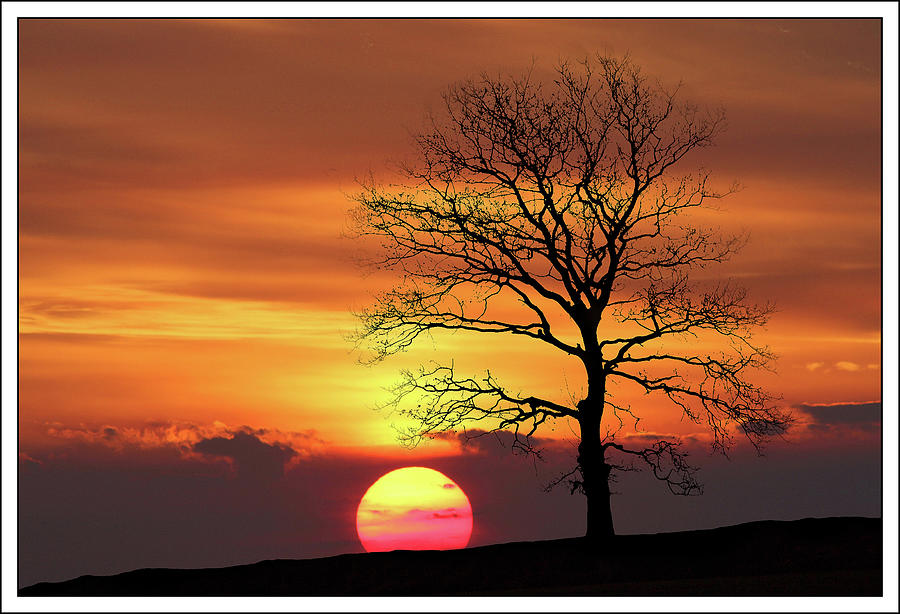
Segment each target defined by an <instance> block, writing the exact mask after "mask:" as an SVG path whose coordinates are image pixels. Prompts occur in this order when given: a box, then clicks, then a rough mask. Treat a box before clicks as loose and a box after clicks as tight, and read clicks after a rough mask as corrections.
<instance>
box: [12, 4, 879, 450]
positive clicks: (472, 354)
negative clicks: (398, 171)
mask: <svg viewBox="0 0 900 614" xmlns="http://www.w3.org/2000/svg"><path fill="white" fill-rule="evenodd" d="M19 33H20V41H19V67H20V73H19V96H20V104H19V156H20V167H19V179H20V182H19V194H20V200H19V253H20V258H19V262H20V269H19V280H20V288H19V291H20V293H19V309H20V312H19V331H20V360H19V386H20V425H21V431H22V436H23V441H24V442H25V443H27V442H29V441H30V440H31V438H32V437H37V436H38V435H39V433H40V432H41V431H42V430H44V429H45V424H46V423H47V422H51V421H55V422H62V423H72V424H77V423H96V424H101V423H104V424H105V423H109V424H114V425H127V424H134V423H139V422H142V421H146V420H171V419H176V418H178V419H188V420H193V421H197V422H201V423H212V422H213V421H214V420H220V421H223V422H225V423H228V424H234V423H241V424H250V425H252V426H267V427H272V428H281V429H286V430H307V429H314V430H315V431H316V432H317V433H319V434H320V436H321V437H322V438H323V439H325V440H327V441H329V442H333V443H335V444H339V445H349V446H362V445H372V444H378V445H383V444H391V443H392V442H393V431H392V429H391V428H390V425H389V423H388V421H387V420H385V419H384V418H383V417H382V416H380V415H379V414H377V413H374V412H372V411H370V409H369V408H370V407H371V406H372V405H373V403H374V402H376V401H378V400H379V399H381V398H383V396H384V395H383V394H382V393H381V391H380V388H379V387H380V386H384V385H388V384H390V383H391V382H392V381H393V379H394V377H395V374H396V372H397V369H398V368H399V367H400V366H404V365H407V364H415V363H416V362H417V360H419V359H430V358H441V357H446V356H448V355H453V356H455V357H456V359H457V361H461V362H462V363H463V364H466V365H468V366H470V367H471V369H473V370H476V371H477V370H479V369H482V368H483V367H491V366H493V365H494V364H496V363H497V362H500V363H502V364H503V365H505V366H506V367H507V368H506V370H507V371H508V372H509V374H508V375H509V377H512V378H513V379H516V378H518V379H521V380H523V381H534V380H535V379H537V380H539V384H540V386H541V387H542V388H543V391H545V392H546V393H548V394H553V395H556V396H560V395H563V397H565V396H566V395H567V394H568V392H567V390H570V391H577V390H578V386H580V385H581V384H580V381H579V375H580V374H579V372H578V369H577V366H576V365H572V364H570V363H569V364H566V363H563V362H560V361H559V360H558V359H556V358H555V357H552V356H549V357H545V355H544V354H543V353H542V352H543V349H542V348H540V347H535V348H531V346H528V345H527V344H521V345H520V344H516V345H515V346H501V347H500V348H497V347H496V346H495V347H494V348H493V349H490V350H489V349H487V348H485V347H480V346H479V345H478V343H477V340H476V341H475V345H474V346H473V344H472V343H471V341H469V340H464V339H462V338H454V339H452V340H451V341H450V342H449V343H440V344H438V345H437V346H436V347H435V348H432V347H425V348H423V349H422V350H421V351H418V352H416V353H414V354H411V355H409V356H405V357H403V358H402V359H399V360H395V361H390V362H388V363H387V364H383V365H379V366H377V367H372V368H366V367H361V366H359V365H357V364H356V362H355V359H356V356H355V355H354V354H353V353H352V352H351V349H352V348H351V346H350V344H349V343H347V342H346V341H345V340H344V338H343V333H346V332H347V331H349V330H350V329H352V327H353V326H354V322H353V319H352V317H351V316H350V314H349V308H350V307H354V306H355V307H360V306H363V305H365V304H366V303H367V297H368V292H369V291H371V290H373V289H374V288H376V287H378V285H379V280H378V279H373V278H366V277H363V276H362V275H361V271H360V270H359V269H358V268H357V267H356V266H355V264H354V262H353V253H354V249H355V246H354V245H353V244H352V242H350V241H347V240H342V239H340V238H339V236H340V234H341V230H342V228H343V226H344V224H345V223H346V218H345V212H346V210H347V208H348V206H349V203H348V201H347V199H346V194H347V193H350V192H353V190H354V177H357V176H361V175H364V174H366V173H367V172H369V171H370V170H371V171H373V172H374V173H375V174H376V176H379V177H383V178H390V177H391V175H390V162H391V161H392V160H397V159H402V158H403V157H404V156H408V155H410V154H411V149H410V146H409V140H408V131H409V130H414V129H415V128H416V127H417V126H419V125H421V121H422V117H423V115H424V113H425V111H426V110H428V109H431V108H435V107H436V106H438V105H439V93H440V91H441V90H442V89H443V88H444V87H446V86H447V85H448V84H450V83H452V82H454V81H456V80H458V79H461V78H464V77H465V76H467V75H471V74H473V73H477V72H479V71H482V70H488V71H497V70H509V71H521V70H523V69H525V68H527V67H528V65H529V64H530V62H531V61H532V58H534V60H535V62H536V66H537V70H538V71H540V72H541V73H544V72H546V71H548V70H550V69H551V68H552V66H553V64H554V63H555V62H556V61H557V60H558V59H559V58H567V57H569V58H571V57H580V56H582V55H584V54H586V53H590V52H592V51H595V50H606V51H611V52H613V53H623V52H630V53H631V55H632V57H633V59H634V61H635V62H636V63H638V64H640V65H642V66H643V67H644V69H645V70H646V71H647V72H650V73H653V74H656V75H658V76H660V77H661V78H662V79H663V80H666V81H668V82H674V81H676V80H678V79H683V80H684V82H685V84H686V87H685V90H684V92H685V97H687V98H691V99H694V100H698V101H705V102H708V103H709V104H713V105H719V104H721V105H723V106H724V107H725V108H726V109H727V112H728V118H729V129H728V130H727V132H726V133H725V134H724V136H723V137H722V138H721V139H720V142H719V146H718V147H716V148H713V149H711V150H707V151H705V152H703V156H704V157H703V158H697V159H695V163H696V164H697V165H700V164H704V165H706V166H708V167H709V168H710V169H711V170H712V171H713V172H714V174H715V176H716V177H718V178H720V179H721V181H722V182H723V183H724V184H727V183H729V182H730V181H731V180H733V179H738V180H739V181H740V182H741V183H742V184H743V185H744V186H745V188H744V190H743V191H742V192H740V193H738V194H737V195H734V196H732V197H730V198H729V199H728V200H727V201H726V202H725V203H723V206H724V208H725V212H724V213H723V214H720V215H718V216H716V217H715V218H714V222H715V223H718V224H721V225H722V227H723V228H724V229H730V228H738V229H745V230H748V231H749V232H750V233H751V242H750V245H749V246H748V248H747V249H746V250H745V251H744V252H743V253H742V254H741V255H740V256H739V257H738V258H737V259H736V260H735V261H733V262H732V263H730V264H729V265H726V266H725V267H722V268H720V269H717V270H715V271H713V272H712V273H711V274H712V275H715V276H721V277H724V276H736V277H739V278H741V280H742V281H743V282H744V283H745V284H746V285H748V286H749V287H750V289H751V292H752V296H753V297H754V298H757V299H758V300H760V301H765V300H774V301H776V303H777V304H778V306H779V309H780V311H779V313H778V314H777V315H776V316H775V317H774V318H773V319H772V321H771V324H770V326H769V329H768V331H767V332H766V333H765V334H764V336H763V337H762V338H763V339H764V340H765V341H766V342H767V343H768V344H770V345H771V346H772V348H773V349H774V350H775V351H776V352H777V353H778V354H779V355H780V357H781V358H780V360H779V362H778V373H777V375H768V374H765V375H762V376H761V381H763V382H764V383H765V384H767V385H768V386H769V388H771V389H772V390H773V391H776V392H778V393H781V394H783V395H784V401H785V403H786V404H797V403H836V402H863V401H878V400H880V376H881V372H880V357H879V356H880V332H879V330H880V315H881V314H880V295H879V284H880V276H881V269H880V258H881V245H880V215H879V211H880V205H881V201H880V184H879V180H880V173H879V168H880V166H879V161H880V133H881V118H880V79H879V75H880V37H879V23H878V22H877V21H865V20H860V21H829V20H821V21H804V22H799V21H753V20H747V21H691V20H685V21H680V20H648V21H627V20H622V21H618V20H612V21H602V20H601V21H593V20H578V21H567V20H553V21H533V20H519V21H466V20H461V21H452V22H449V21H441V20H436V21H418V20H410V21H402V22H395V21H370V20H358V21H340V20H334V21H265V20H259V21H249V22H240V21H227V20H226V21H215V20H213V21H169V20H160V21H131V22H128V21H125V22H123V21H116V20H103V21H89V20H88V21H80V20H69V21H46V20H25V21H21V22H20V24H19ZM710 49H715V53H710ZM532 350H534V351H532ZM536 364H537V365H540V366H538V367H535V365H536ZM660 421H661V423H660V426H657V427H656V428H663V429H665V428H670V429H671V428H674V427H676V426H677V424H676V423H677V416H672V417H671V418H666V417H665V416H663V415H660Z"/></svg>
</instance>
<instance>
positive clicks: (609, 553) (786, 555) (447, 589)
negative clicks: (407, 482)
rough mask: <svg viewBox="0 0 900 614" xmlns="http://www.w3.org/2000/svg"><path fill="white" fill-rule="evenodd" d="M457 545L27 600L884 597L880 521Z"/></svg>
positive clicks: (192, 572) (41, 589) (173, 577)
mask: <svg viewBox="0 0 900 614" xmlns="http://www.w3.org/2000/svg"><path fill="white" fill-rule="evenodd" d="M606 544H608V545H597V544H592V543H591V542H589V541H586V540H585V539H583V538H573V539H562V540H553V541H541V542H518V543H509V544H497V545H492V546H483V547H479V548H470V549H465V550H450V551H443V552H441V551H421V552H416V551H394V552H385V553H369V554H344V555H340V556H334V557H329V558H322V559H310V560H272V561H261V562H258V563H254V564H252V565H239V566H234V567H223V568H218V569H139V570H136V571H131V572H127V573H122V574H118V575H114V576H82V577H80V578H76V579H74V580H69V581H67V582H56V583H47V582H44V583H40V584H35V585H33V586H29V587H26V588H23V589H21V590H20V591H19V595H20V596H145V597H146V596H240V595H243V596H359V595H393V596H449V595H458V596H467V595H468V596H476V595H497V596H515V595H582V596H590V595H597V596H649V595H681V596H751V595H756V596H817V595H830V596H878V595H881V593H882V576H881V566H882V562H881V561H882V559H881V551H882V521H881V519H880V518H821V519H819V518H808V519H804V520H796V521H761V522H751V523H747V524H741V525H736V526H731V527H721V528H717V529H709V530H703V531H684V532H679V533H661V534H655V535H619V536H615V537H613V538H612V539H611V540H610V541H609V542H606Z"/></svg>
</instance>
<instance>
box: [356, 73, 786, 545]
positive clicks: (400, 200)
mask: <svg viewBox="0 0 900 614" xmlns="http://www.w3.org/2000/svg"><path fill="white" fill-rule="evenodd" d="M444 101H445V103H446V109H445V111H446V113H445V114H444V115H443V116H441V117H440V118H431V120H430V124H429V126H428V128H427V129H426V130H425V131H424V132H423V133H422V134H420V135H419V136H417V137H416V143H417V145H418V152H419V156H420V157H419V158H418V160H417V162H416V164H415V165H407V166H404V167H403V169H402V170H403V171H404V173H405V175H406V176H407V178H408V183H407V184H405V185H403V186H383V187H382V186H378V185H376V184H374V182H372V183H368V184H365V185H363V190H362V192H361V193H360V194H358V195H357V196H356V197H355V198H356V201H357V207H356V208H355V209H354V211H353V214H352V218H353V222H354V224H353V228H354V229H355V232H356V233H358V235H359V236H367V235H368V236H375V237H377V238H379V239H380V242H381V245H382V247H383V251H382V252H381V257H379V259H378V260H377V263H376V264H377V265H378V266H381V267H386V268H388V269H390V270H393V271H396V272H397V273H398V277H399V278H400V279H401V281H400V282H399V284H398V285H397V286H396V287H394V288H393V289H392V290H390V291H388V292H385V293H383V294H381V295H379V296H378V297H377V299H376V302H375V304H374V305H373V306H372V307H371V308H369V309H367V310H364V311H362V312H361V313H359V314H358V315H359V318H360V324H361V326H360V328H359V330H358V331H357V337H358V340H359V341H361V342H364V343H365V344H366V345H367V346H368V347H369V348H370V349H371V350H372V351H373V360H380V359H383V358H385V357H387V356H389V355H392V354H394V353H396V352H399V351H402V350H404V349H406V348H407V347H409V346H410V345H411V344H412V343H413V342H415V341H416V339H417V338H418V337H419V336H420V335H421V334H422V333H427V332H431V331H437V330H453V331H469V332H471V333H473V334H474V333H478V334H482V335H518V336H521V337H526V338H530V339H533V340H534V341H535V342H537V343H538V344H541V345H542V346H543V347H545V348H547V350H548V351H555V352H562V353H564V354H566V355H569V356H573V357H576V358H577V359H578V360H580V362H581V364H583V366H584V375H585V380H586V388H585V389H586V394H585V395H584V398H582V399H580V400H578V401H577V402H574V401H573V402H571V403H567V402H558V401H554V400H551V399H545V398H540V397H538V396H534V395H531V394H519V393H514V392H511V391H510V390H508V389H507V388H505V387H504V386H502V385H501V384H500V383H499V382H498V381H497V380H496V379H495V377H494V376H493V375H492V374H491V373H490V372H489V371H488V372H486V375H484V376H483V377H478V378H475V377H464V376H461V375H459V374H457V373H456V371H455V370H454V367H453V365H452V364H451V365H440V366H435V367H431V368H425V367H423V368H421V369H419V370H418V371H416V372H404V374H403V379H402V381H401V382H400V383H399V384H398V385H397V387H396V388H395V389H394V392H395V394H394V397H393V399H392V401H391V403H390V405H391V406H392V407H393V408H394V409H395V410H397V411H400V412H401V413H404V414H406V415H407V416H410V417H412V418H413V419H414V420H415V424H417V427H416V428H415V429H414V430H412V431H409V432H407V433H405V437H406V440H407V441H408V442H409V443H411V444H413V445H414V444H415V443H416V442H417V441H419V439H420V438H421V437H427V436H431V435H434V434H436V433H439V432H442V431H448V430H451V431H452V430H459V429H464V428H465V425H466V423H468V422H471V421H480V423H479V427H480V432H493V431H496V430H507V431H511V432H512V433H514V434H515V438H516V442H517V444H518V445H519V446H521V447H523V448H526V449H530V444H531V437H532V436H533V435H534V434H535V433H536V432H537V430H538V428H539V427H540V426H541V425H542V424H544V423H545V422H546V421H548V420H554V419H571V420H573V421H576V422H577V424H578V425H579V427H580V444H579V446H578V457H577V466H576V469H575V470H574V471H573V472H572V474H570V477H572V479H571V480H570V481H571V483H572V484H573V490H574V488H579V489H580V490H581V491H582V492H583V493H584V494H585V496H586V498H587V535H588V536H605V535H612V534H613V520H612V514H611V510H610V488H609V480H610V477H611V472H612V471H613V470H615V469H627V468H634V467H635V464H634V462H632V463H629V464H622V463H623V462H625V460H626V459H631V460H632V461H635V462H637V463H638V464H646V465H648V466H649V467H650V468H651V469H652V471H653V473H654V475H655V476H656V477H657V478H658V479H660V480H662V481H664V482H665V483H666V484H667V485H668V486H669V488H670V489H671V490H672V492H675V493H678V494H694V493H697V492H698V491H699V490H700V485H699V484H698V482H697V481H696V480H695V478H694V468H693V467H691V466H690V465H689V464H688V463H687V462H686V460H685V456H686V455H685V454H684V453H683V452H681V451H680V448H679V442H678V441H677V440H676V441H668V440H666V441H659V442H657V443H655V444H653V445H650V446H649V447H638V448H634V449H633V448H630V447H627V446H626V445H624V444H623V443H620V442H619V441H616V434H617V432H619V430H620V429H619V428H618V427H615V428H613V427H614V426H615V425H616V423H618V424H619V425H621V424H622V415H623V412H624V413H629V414H631V416H632V418H634V419H635V421H637V419H638V417H637V416H636V415H635V414H633V413H631V409H630V408H629V407H626V406H624V405H622V404H618V403H617V402H616V401H615V400H614V399H613V398H612V395H611V393H610V384H611V383H612V382H614V381H621V382H629V383H631V385H632V386H636V387H637V388H638V389H640V390H642V391H643V392H645V393H648V394H655V395H663V396H664V397H667V398H668V400H669V401H671V403H672V404H673V406H674V407H675V408H677V410H678V411H680V412H682V413H683V415H684V416H685V417H686V418H688V419H690V420H691V421H693V422H696V423H705V424H706V425H707V426H708V427H709V429H710V430H711V432H712V439H713V447H714V448H715V449H718V450H720V451H723V452H724V451H725V450H727V449H728V447H729V446H730V445H731V444H732V443H733V438H734V436H735V435H736V434H743V435H744V436H746V438H747V439H748V440H749V441H750V442H751V443H752V444H753V445H754V446H756V447H757V450H758V449H759V446H760V445H762V444H763V443H764V442H765V440H766V439H767V437H768V436H770V435H772V434H776V433H781V432H783V431H784V429H785V428H786V427H787V426H788V424H789V422H790V415H788V414H786V413H783V412H781V411H780V410H779V409H777V408H776V407H775V406H774V405H773V399H772V398H771V397H770V396H769V395H767V394H766V393H765V392H764V391H763V390H762V389H760V388H759V387H757V386H754V385H753V384H751V383H748V381H746V378H745V375H746V372H747V371H748V370H750V369H754V368H760V367H765V366H766V365H767V364H768V363H769V362H770V361H771V360H772V358H773V357H772V355H771V353H770V352H769V351H768V349H767V348H765V347H763V346H760V345H757V344H756V343H755V342H754V341H753V340H752V338H751V330H752V329H753V328H754V327H757V326H759V325H762V324H764V323H765V322H766V320H767V318H768V316H769V314H770V312H771V306H769V305H765V306H757V305H753V304H750V303H748V302H747V301H746V293H745V291H744V290H743V289H741V288H739V287H735V286H733V285H730V284H719V285H706V286H702V285H697V284H694V283H691V282H690V281H689V279H688V273H689V272H691V271H692V270H696V269H698V268H702V267H704V266H706V265H708V264H710V263H720V262H723V261H726V260H728V259H729V258H730V257H731V256H732V255H733V254H734V253H735V251H736V250H737V249H738V248H739V247H740V246H741V244H742V242H743V241H742V238H741V237H739V236H738V237H723V236H721V235H720V233H719V232H718V231H714V230H710V229H706V228H704V227H701V226H696V225H688V224H686V223H683V221H682V220H683V216H682V215H681V214H683V213H685V212H687V211H689V210H691V209H695V208H697V207H701V206H704V203H706V204H708V202H707V201H709V200H710V199H717V198H720V197H721V196H723V195H724V193H718V192H715V191H713V190H712V189H711V187H710V185H709V177H708V174H707V173H706V172H703V171H701V172H695V173H693V174H690V173H689V174H685V173H680V172H678V168H677V166H678V165H679V163H680V162H681V161H682V159H683V158H685V157H686V156H687V155H688V154H690V153H691V152H693V151H695V150H697V149H700V148H704V147H707V146H709V145H710V144H712V142H713V140H714V137H715V136H716V135H717V134H718V133H719V132H720V130H721V128H722V125H723V115H722V113H721V112H718V111H708V110H704V109H701V108H699V107H697V106H695V105H692V104H686V103H682V102H680V101H679V98H678V88H674V89H671V90H667V89H666V88H664V87H663V86H662V85H660V84H659V83H657V82H656V81H653V80H651V79H649V78H647V77H646V76H644V75H643V74H642V73H641V71H640V70H639V68H638V67H636V66H635V65H634V64H633V63H631V62H630V60H628V59H627V58H626V59H618V58H610V57H599V58H597V59H596V60H589V61H585V62H582V63H578V64H575V65H567V64H564V65H562V66H561V67H559V68H558V70H557V73H556V75H555V80H554V81H553V82H552V83H544V84H542V83H538V82H536V81H535V80H534V79H533V78H532V76H531V75H530V74H529V75H526V76H525V77H523V78H519V79H515V78H496V79H495V78H489V77H486V76H482V77H481V78H480V79H478V80H472V81H468V82H465V83H463V84H461V85H458V86H455V87H453V88H452V89H450V90H449V91H448V92H447V93H446V94H445V97H444ZM729 191H730V190H729ZM508 299H514V301H515V303H516V304H517V309H518V312H517V313H516V315H515V316H510V315H509V313H510V312H509V309H506V308H505V306H506V305H508V304H509V303H511V302H512V301H509V300H508ZM501 305H502V306H504V308H503V309H500V308H498V306H501ZM711 337H715V338H716V339H717V340H718V342H719V343H720V346H719V347H720V348H721V350H722V351H717V352H715V353H712V352H705V351H701V350H699V349H698V348H702V347H705V344H706V343H708V342H709V339H710V338H711ZM698 340H702V341H703V342H704V345H699V344H698ZM604 428H605V430H602V429H604ZM616 459H618V460H616Z"/></svg>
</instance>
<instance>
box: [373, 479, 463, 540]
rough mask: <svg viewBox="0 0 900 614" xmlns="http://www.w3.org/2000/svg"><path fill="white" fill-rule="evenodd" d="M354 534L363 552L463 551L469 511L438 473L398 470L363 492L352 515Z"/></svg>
mask: <svg viewBox="0 0 900 614" xmlns="http://www.w3.org/2000/svg"><path fill="white" fill-rule="evenodd" d="M356 531H357V533H358V534H359V540H360V541H361V542H362V545H363V547H364V548H365V549H366V551H367V552H386V551H389V550H452V549H455V548H465V547H466V545H467V544H468V543H469V537H470V536H471V535H472V506H471V505H470V504H469V498H468V497H466V494H465V493H464V492H463V491H462V489H461V488H460V487H459V486H458V485H457V484H456V483H455V482H454V481H453V480H451V479H450V478H448V477H447V476H446V475H444V474H443V473H441V472H440V471H435V470H434V469H428V468H426V467H404V468H402V469H396V470H394V471H391V472H390V473H386V474H385V475H383V476H381V477H380V478H379V479H378V480H377V481H376V482H375V483H374V484H372V485H371V486H370V487H369V489H368V490H367V491H366V494H365V495H363V498H362V501H360V503H359V509H358V510H357V512H356Z"/></svg>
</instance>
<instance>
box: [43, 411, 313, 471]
mask: <svg viewBox="0 0 900 614" xmlns="http://www.w3.org/2000/svg"><path fill="white" fill-rule="evenodd" d="M46 433H47V434H48V435H50V436H51V437H52V438H54V439H56V440H69V441H77V442H80V443H85V444H89V445H95V446H99V447H101V448H112V449H114V450H117V451H123V450H161V449H168V450H170V451H172V450H173V451H175V452H176V453H177V454H178V455H179V456H180V457H181V458H184V459H192V460H209V459H210V458H215V457H220V458H225V459H229V462H231V463H233V465H234V467H235V469H236V471H237V474H238V475H239V476H241V477H246V476H256V477H260V478H269V477H273V476H274V477H278V476H281V475H283V473H284V470H285V469H286V468H289V467H291V466H293V465H296V464H298V463H299V462H300V461H301V460H303V459H306V458H309V457H310V456H312V455H314V454H317V453H318V451H319V450H320V449H321V448H322V446H323V445H324V444H325V442H324V441H323V440H322V439H320V438H319V437H318V435H316V433H315V431H312V430H308V431H287V432H286V431H280V430H278V429H265V428H257V429H254V428H252V427H250V426H241V427H237V428H233V427H229V426H228V425H227V424H225V423H223V422H220V421H218V420H216V421H214V422H213V423H212V424H210V425H198V424H193V423H190V422H184V423H179V422H166V421H159V422H152V421H151V422H146V423H144V424H143V425H140V426H113V425H108V424H105V425H102V426H97V427H91V426H84V425H79V426H66V425H63V424H60V423H53V424H48V425H47V429H46Z"/></svg>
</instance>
